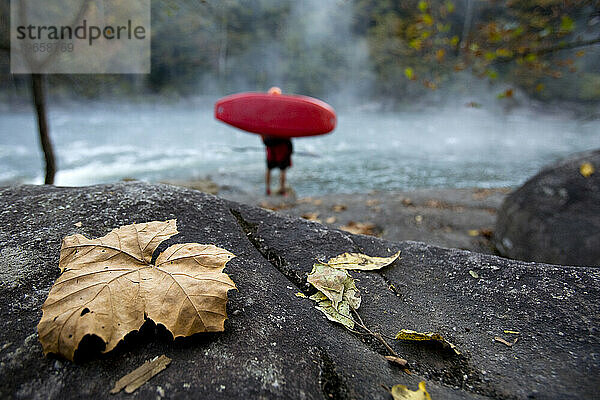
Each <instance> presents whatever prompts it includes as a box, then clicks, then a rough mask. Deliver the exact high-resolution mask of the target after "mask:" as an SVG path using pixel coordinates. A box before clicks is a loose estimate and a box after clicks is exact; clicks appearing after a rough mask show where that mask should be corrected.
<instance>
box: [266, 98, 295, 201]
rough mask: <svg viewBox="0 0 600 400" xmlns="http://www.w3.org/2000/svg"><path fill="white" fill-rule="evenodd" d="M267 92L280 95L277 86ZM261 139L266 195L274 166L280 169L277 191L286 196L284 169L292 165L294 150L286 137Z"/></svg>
mask: <svg viewBox="0 0 600 400" xmlns="http://www.w3.org/2000/svg"><path fill="white" fill-rule="evenodd" d="M269 94H273V95H280V94H281V89H279V88H278V87H272V88H271V89H269ZM262 140H263V143H264V145H265V149H266V153H267V154H266V155H267V172H266V175H265V183H266V186H267V196H270V195H271V170H272V169H274V168H279V170H280V172H279V190H278V192H277V193H278V194H280V195H282V196H286V195H287V193H286V189H285V178H286V170H287V169H288V168H289V167H291V166H292V153H293V152H294V147H293V145H292V141H291V140H290V139H287V138H279V137H273V136H268V135H262Z"/></svg>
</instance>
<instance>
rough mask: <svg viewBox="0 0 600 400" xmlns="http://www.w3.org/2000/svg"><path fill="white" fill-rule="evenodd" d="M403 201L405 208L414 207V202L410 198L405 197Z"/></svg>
mask: <svg viewBox="0 0 600 400" xmlns="http://www.w3.org/2000/svg"><path fill="white" fill-rule="evenodd" d="M401 201H402V204H403V205H404V206H405V207H410V206H412V205H414V204H413V201H412V200H411V199H410V197H403V198H402V200H401Z"/></svg>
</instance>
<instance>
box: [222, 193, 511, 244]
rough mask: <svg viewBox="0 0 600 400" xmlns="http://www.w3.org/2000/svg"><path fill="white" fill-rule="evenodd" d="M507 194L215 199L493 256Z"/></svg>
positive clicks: (245, 195)
mask: <svg viewBox="0 0 600 400" xmlns="http://www.w3.org/2000/svg"><path fill="white" fill-rule="evenodd" d="M510 191H511V189H510V188H492V189H482V188H467V189H415V190H407V191H401V192H383V191H374V192H370V193H365V194H327V195H323V196H313V197H296V195H295V194H294V193H293V192H292V193H291V194H290V195H288V196H286V197H282V196H268V197H267V196H260V195H258V194H250V193H244V192H235V191H231V190H227V189H226V190H223V191H221V192H220V193H219V195H220V196H222V197H224V198H227V199H229V200H234V201H238V202H242V203H246V204H251V205H258V206H260V207H263V208H267V209H270V210H274V211H277V212H281V213H285V214H289V215H293V216H297V217H302V218H305V219H309V220H314V221H318V222H321V223H323V224H325V225H327V226H329V227H333V228H337V229H343V230H347V231H350V232H352V233H360V234H366V235H373V236H377V237H380V238H383V239H387V240H390V241H403V240H414V241H420V242H425V243H427V244H431V245H436V246H442V247H450V248H459V249H465V250H471V251H476V252H479V253H487V254H493V253H494V247H493V245H492V243H491V240H490V239H491V237H492V235H493V229H494V225H495V222H496V213H497V211H498V209H499V207H500V205H501V204H502V201H503V200H504V198H505V197H506V195H507V194H508V193H509V192H510Z"/></svg>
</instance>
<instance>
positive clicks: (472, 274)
mask: <svg viewBox="0 0 600 400" xmlns="http://www.w3.org/2000/svg"><path fill="white" fill-rule="evenodd" d="M469 274H470V275H471V276H472V277H473V278H475V279H479V274H478V273H477V272H475V271H473V270H472V269H471V270H469Z"/></svg>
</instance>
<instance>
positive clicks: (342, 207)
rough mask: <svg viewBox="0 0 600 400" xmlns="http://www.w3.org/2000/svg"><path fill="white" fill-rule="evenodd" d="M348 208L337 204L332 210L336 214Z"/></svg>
mask: <svg viewBox="0 0 600 400" xmlns="http://www.w3.org/2000/svg"><path fill="white" fill-rule="evenodd" d="M347 208H348V207H346V205H345V204H335V205H334V206H333V207H332V210H333V211H335V212H342V211H344V210H346V209H347Z"/></svg>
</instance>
